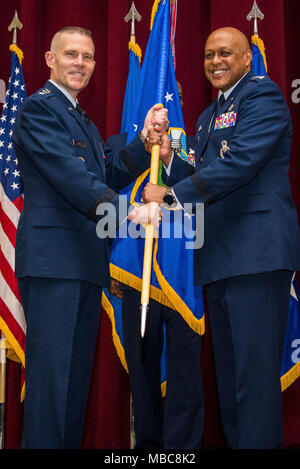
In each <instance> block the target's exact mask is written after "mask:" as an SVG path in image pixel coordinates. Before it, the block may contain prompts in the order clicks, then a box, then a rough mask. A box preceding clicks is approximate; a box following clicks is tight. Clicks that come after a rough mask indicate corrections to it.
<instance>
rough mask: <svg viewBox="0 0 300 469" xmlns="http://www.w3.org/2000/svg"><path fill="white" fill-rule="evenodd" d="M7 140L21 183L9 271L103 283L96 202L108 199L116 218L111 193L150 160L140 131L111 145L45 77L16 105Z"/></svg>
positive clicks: (103, 248)
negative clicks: (125, 142)
mask: <svg viewBox="0 0 300 469" xmlns="http://www.w3.org/2000/svg"><path fill="white" fill-rule="evenodd" d="M13 142H14V146H15V150H16V155H17V158H18V161H19V165H20V169H21V176H22V180H23V182H24V209H23V211H22V214H21V217H20V220H19V225H18V230H17V240H16V265H15V273H16V277H17V278H21V277H25V276H34V277H46V278H65V279H77V280H84V281H88V282H91V283H94V284H96V285H100V286H107V285H108V284H109V270H108V261H109V255H108V240H107V239H99V238H98V237H97V235H96V223H95V220H97V216H96V208H97V206H98V204H99V203H101V202H111V203H112V204H113V205H114V207H115V208H116V213H117V217H118V210H119V206H118V202H119V196H118V194H117V192H118V191H119V190H120V188H122V187H123V186H126V185H127V184H129V183H130V182H131V181H132V180H134V179H136V177H137V176H138V175H139V174H140V173H142V172H143V171H145V170H146V169H147V168H148V167H149V161H150V160H149V155H148V154H147V153H146V152H145V150H144V145H143V143H142V142H141V140H140V138H139V137H137V138H136V139H134V140H133V142H131V143H130V145H129V146H128V147H127V148H126V149H123V150H121V151H120V152H113V151H112V150H111V149H110V147H108V146H105V144H104V142H103V140H102V138H101V136H100V135H99V132H98V130H97V128H96V126H95V125H94V124H93V123H92V122H91V121H90V119H89V118H88V117H87V116H85V118H84V119H83V118H82V116H81V115H80V114H79V112H78V111H77V110H76V109H75V108H74V107H73V106H72V104H71V103H70V101H69V100H68V99H67V98H66V96H65V95H64V94H63V93H61V91H60V90H59V89H58V88H57V87H55V86H54V85H53V84H52V83H51V82H47V83H46V84H45V87H44V88H42V89H41V90H39V91H37V92H36V93H35V94H33V95H32V96H31V97H29V98H28V99H27V100H26V101H25V103H24V105H23V106H22V108H21V110H20V112H19V114H18V117H17V120H16V125H15V131H14V136H13ZM117 219H118V218H117Z"/></svg>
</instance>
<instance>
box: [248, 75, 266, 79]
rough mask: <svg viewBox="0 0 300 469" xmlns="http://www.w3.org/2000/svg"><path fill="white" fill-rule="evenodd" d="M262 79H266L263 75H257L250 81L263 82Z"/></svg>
mask: <svg viewBox="0 0 300 469" xmlns="http://www.w3.org/2000/svg"><path fill="white" fill-rule="evenodd" d="M264 78H266V76H265V75H257V76H256V77H252V78H251V80H263V79H264Z"/></svg>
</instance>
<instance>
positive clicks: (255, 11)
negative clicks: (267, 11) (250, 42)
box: [247, 0, 265, 36]
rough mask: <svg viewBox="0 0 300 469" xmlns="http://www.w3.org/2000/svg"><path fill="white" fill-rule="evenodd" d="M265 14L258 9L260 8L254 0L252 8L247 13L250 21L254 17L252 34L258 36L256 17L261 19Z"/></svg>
mask: <svg viewBox="0 0 300 469" xmlns="http://www.w3.org/2000/svg"><path fill="white" fill-rule="evenodd" d="M264 17H265V15H264V14H263V13H262V12H261V11H260V9H259V8H258V6H257V3H256V0H254V3H253V7H252V10H251V11H250V13H249V14H248V15H247V20H248V21H251V20H253V19H254V34H255V35H256V36H258V26H257V18H259V19H260V20H263V19H264Z"/></svg>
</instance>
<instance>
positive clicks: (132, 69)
mask: <svg viewBox="0 0 300 469" xmlns="http://www.w3.org/2000/svg"><path fill="white" fill-rule="evenodd" d="M128 48H129V70H128V78H127V83H126V90H125V96H124V103H123V113H122V123H121V132H122V133H124V132H127V131H128V127H129V124H130V122H131V116H132V112H133V110H134V104H135V99H136V90H137V89H138V86H139V80H140V73H141V58H142V51H141V48H140V46H139V45H138V44H137V43H136V42H133V41H129V44H128Z"/></svg>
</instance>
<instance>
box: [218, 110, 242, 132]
mask: <svg viewBox="0 0 300 469" xmlns="http://www.w3.org/2000/svg"><path fill="white" fill-rule="evenodd" d="M236 118H237V113H236V112H233V111H232V112H226V113H225V114H221V116H219V117H217V118H216V123H215V128H214V130H219V129H227V128H228V127H234V126H235V124H236Z"/></svg>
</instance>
